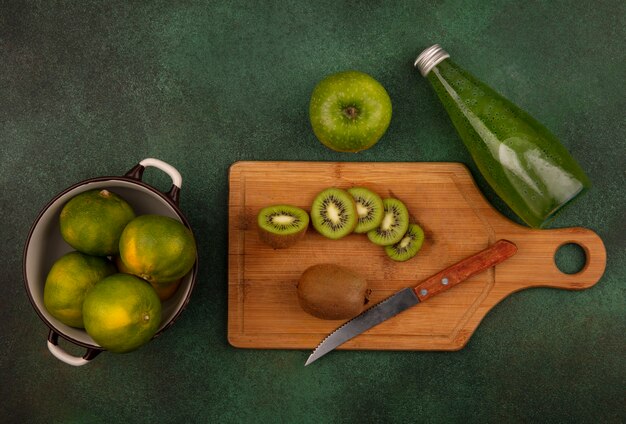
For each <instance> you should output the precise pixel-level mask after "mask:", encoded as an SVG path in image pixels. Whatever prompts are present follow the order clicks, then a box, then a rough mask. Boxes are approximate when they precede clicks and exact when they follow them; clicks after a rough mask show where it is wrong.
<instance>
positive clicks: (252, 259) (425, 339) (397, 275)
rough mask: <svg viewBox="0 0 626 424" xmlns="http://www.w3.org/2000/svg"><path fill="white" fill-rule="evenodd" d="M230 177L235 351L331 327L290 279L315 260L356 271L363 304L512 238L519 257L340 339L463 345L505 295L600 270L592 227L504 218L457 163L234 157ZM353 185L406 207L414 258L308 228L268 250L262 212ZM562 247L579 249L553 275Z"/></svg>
mask: <svg viewBox="0 0 626 424" xmlns="http://www.w3.org/2000/svg"><path fill="white" fill-rule="evenodd" d="M229 185H230V186H229V187H230V193H229V247H228V258H229V265H228V340H229V342H230V343H231V344H232V345H233V346H236V347H246V348H275V349H277V348H291V349H310V348H314V347H315V346H317V345H318V344H319V342H320V341H321V340H322V339H323V338H324V337H326V336H327V335H328V333H330V332H331V331H333V330H334V329H335V328H337V327H338V326H339V325H340V324H341V323H342V321H326V320H321V319H318V318H315V317H312V316H310V315H308V314H306V313H305V312H304V311H302V309H301V308H300V306H299V305H298V300H297V294H296V282H297V280H298V277H299V276H300V274H301V273H302V272H303V271H304V270H305V269H306V268H308V267H309V266H311V265H314V264H318V263H322V262H329V263H336V264H340V265H344V266H347V267H349V268H351V269H353V270H355V271H358V272H359V273H361V274H362V275H363V276H365V277H366V278H367V279H368V282H369V284H370V288H371V289H372V294H371V296H370V302H371V304H372V305H373V304H376V303H378V302H379V301H381V300H383V299H384V298H386V297H388V296H390V295H392V294H393V293H395V292H396V291H398V290H400V289H402V288H405V287H410V286H416V285H417V284H418V283H419V282H420V281H422V280H424V279H425V278H428V277H429V276H432V275H434V274H436V273H437V272H439V271H440V270H442V269H444V268H446V267H448V266H450V265H452V264H454V263H455V262H458V261H460V260H461V259H463V258H465V257H468V256H471V255H472V254H474V253H477V252H479V251H481V250H483V249H485V248H486V247H488V246H490V245H491V244H493V243H494V242H495V241H496V240H498V239H506V240H510V241H512V242H514V243H515V244H516V246H517V248H518V251H517V253H516V254H515V256H513V257H512V258H510V259H508V260H507V261H506V262H504V263H502V264H499V265H497V266H496V267H494V268H490V269H489V270H487V271H485V272H483V273H480V274H478V275H475V276H472V277H471V278H470V279H468V280H467V281H465V282H463V283H462V284H459V285H458V286H457V287H454V288H453V289H451V290H448V291H446V292H445V293H442V294H441V295H439V296H436V297H433V298H432V299H429V300H428V301H427V302H424V303H422V304H420V305H418V306H416V307H414V308H411V309H409V310H407V311H405V312H403V313H402V314H400V315H398V316H396V317H394V318H392V319H389V320H387V321H385V322H384V323H382V324H380V325H378V326H376V327H374V328H372V329H370V330H368V331H367V332H365V333H363V334H361V335H359V336H358V337H356V338H354V339H353V340H350V341H349V342H347V343H345V344H344V345H342V346H341V347H340V348H341V349H387V350H458V349H461V348H462V347H463V346H464V345H465V344H466V343H467V341H468V340H469V338H470V336H471V335H472V333H473V332H474V331H475V330H476V328H477V327H478V325H479V323H480V321H481V320H482V318H483V317H484V316H485V315H486V314H487V313H488V312H489V310H490V309H491V308H493V307H494V306H495V305H496V304H497V303H498V302H499V301H500V300H502V299H503V298H505V297H506V296H508V295H509V294H511V293H514V292H516V291H519V290H522V289H525V288H529V287H540V286H543V287H555V288H561V289H569V290H580V289H585V288H588V287H591V286H592V285H594V284H595V283H596V282H597V281H598V280H599V279H600V278H601V276H602V274H603V273H604V268H605V265H606V252H605V249H604V244H603V243H602V240H601V239H600V237H598V235H597V234H596V233H594V232H593V231H591V230H589V229H585V228H580V227H576V228H564V229H556V230H533V229H530V228H527V227H523V226H520V225H517V224H515V223H513V222H511V221H510V220H508V219H507V218H505V217H503V216H502V215H500V214H499V213H498V212H497V211H496V210H495V209H493V207H492V206H491V205H490V204H489V203H488V202H487V201H486V200H485V199H484V197H483V196H482V194H481V193H480V191H479V190H478V188H477V187H476V185H475V183H474V180H473V179H472V177H471V175H470V173H469V171H468V170H467V168H466V167H465V166H464V165H462V164H459V163H380V162H376V163H357V162H237V163H235V164H233V165H232V166H231V168H230V176H229ZM356 185H360V186H366V187H369V188H370V189H372V190H374V191H376V192H378V193H379V194H380V195H381V196H382V197H383V198H384V197H396V198H398V199H400V200H402V201H403V202H404V203H405V204H406V205H407V207H408V209H409V212H410V213H411V215H412V218H413V219H414V220H415V221H416V222H417V223H419V225H420V226H421V227H422V228H423V229H424V232H425V236H426V239H425V241H424V245H423V247H422V249H421V250H420V252H419V254H418V255H417V256H416V257H415V258H413V259H411V260H409V261H407V262H394V261H392V260H390V259H389V258H388V257H387V256H386V254H385V252H384V251H383V249H382V248H380V247H379V246H375V245H374V244H372V243H371V242H369V241H368V239H367V237H366V236H365V235H362V234H361V235H360V234H351V235H349V236H347V237H345V238H343V239H340V240H329V239H327V238H325V237H323V236H321V235H320V234H318V233H317V232H316V231H315V230H314V229H313V228H309V230H308V232H307V235H306V237H305V238H304V240H302V241H300V242H298V243H297V244H296V245H295V246H292V247H290V248H288V249H282V250H274V249H272V248H271V247H269V246H267V245H266V244H264V243H262V242H261V241H260V240H259V237H258V234H257V229H256V216H257V213H258V211H259V210H260V209H261V208H263V207H265V206H268V205H271V204H278V203H287V204H292V205H295V206H298V207H301V208H303V209H305V210H307V211H308V210H309V209H310V204H311V202H312V200H313V198H314V197H315V195H316V194H317V193H318V192H319V191H321V190H323V189H324V188H327V187H331V186H334V187H341V188H349V187H352V186H356ZM567 243H577V244H579V245H580V246H581V247H582V248H583V249H584V251H585V253H586V255H587V262H586V264H585V266H584V268H583V269H582V270H581V271H580V272H578V273H577V274H564V273H562V272H561V271H560V270H559V269H558V268H557V266H556V264H555V262H554V254H555V252H556V251H557V249H558V248H559V247H560V246H562V245H563V244H567Z"/></svg>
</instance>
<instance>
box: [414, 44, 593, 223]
mask: <svg viewBox="0 0 626 424" xmlns="http://www.w3.org/2000/svg"><path fill="white" fill-rule="evenodd" d="M449 57H450V56H449V55H448V53H447V52H446V51H444V50H443V49H442V48H441V47H440V46H439V45H437V44H435V45H434V46H431V47H429V48H427V49H426V50H424V51H423V52H422V53H421V54H420V55H419V56H418V57H417V59H416V60H415V67H417V68H418V69H419V71H420V73H421V74H422V76H424V77H426V78H427V79H428V80H429V81H430V83H431V85H432V87H433V89H434V90H435V92H436V93H437V95H438V96H439V99H440V100H441V102H442V103H443V106H444V107H445V109H446V111H447V112H448V115H449V116H450V119H451V120H452V123H453V124H454V126H455V127H456V130H457V132H458V133H459V135H460V136H461V139H462V140H463V143H464V144H465V146H466V148H467V149H468V150H469V152H470V154H471V156H472V159H473V160H474V161H475V162H476V165H477V166H478V169H479V170H480V172H481V173H482V174H483V176H484V177H485V179H486V180H487V182H488V183H489V184H490V185H491V187H492V188H493V189H494V190H495V192H496V193H497V194H498V196H500V197H501V198H502V199H503V200H504V201H505V202H506V204H507V205H509V207H510V208H511V209H512V210H513V212H515V213H516V214H517V215H518V216H519V217H520V218H521V219H522V220H523V221H524V222H526V223H527V224H528V225H529V226H531V227H535V228H541V227H543V226H544V225H545V224H546V223H547V222H549V221H550V220H551V218H553V217H554V215H555V214H556V213H557V212H558V211H559V210H560V209H561V208H563V206H565V205H566V204H567V203H569V202H570V201H572V200H573V199H574V198H575V197H577V196H578V195H580V194H582V193H583V192H585V191H586V190H587V189H589V188H590V187H591V183H590V181H589V179H588V178H587V176H586V175H585V173H584V171H583V170H582V168H581V167H580V166H579V165H578V163H577V162H576V161H575V160H574V158H573V157H572V156H571V155H570V154H569V152H568V151H567V150H566V149H565V147H563V145H562V144H561V143H560V142H559V141H558V139H557V138H556V137H555V136H554V135H552V134H551V133H550V132H549V131H548V130H547V129H546V128H545V127H544V126H543V125H541V124H540V123H539V122H537V121H536V120H535V119H534V118H533V117H531V116H530V115H529V114H528V113H526V112H524V111H523V110H522V109H520V108H519V107H517V106H516V105H514V104H513V103H511V102H510V101H508V100H507V99H505V98H504V97H502V96H501V95H500V94H498V93H497V92H496V91H494V90H493V89H492V88H490V87H488V86H487V85H485V84H484V83H482V82H481V81H479V80H478V79H477V78H476V77H474V76H473V75H471V74H470V73H469V72H467V71H466V70H464V69H462V68H461V67H459V66H458V65H456V64H455V63H454V62H452V61H451V60H450V59H449Z"/></svg>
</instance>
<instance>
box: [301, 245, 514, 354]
mask: <svg viewBox="0 0 626 424" xmlns="http://www.w3.org/2000/svg"><path fill="white" fill-rule="evenodd" d="M515 252H517V246H516V245H515V244H514V243H512V242H510V241H508V240H498V241H497V242H495V243H494V244H493V245H492V246H490V247H488V248H487V249H485V250H482V251H480V252H478V253H476V254H474V255H472V256H470V257H468V258H465V259H463V260H461V261H460V262H457V263H456V264H454V265H452V266H450V267H448V268H446V269H444V270H442V271H440V272H438V273H436V274H435V275H433V276H431V277H429V278H427V279H425V280H423V281H422V282H420V283H419V284H418V285H417V286H415V287H407V288H405V289H402V290H400V291H398V292H396V293H395V294H393V295H391V296H390V297H388V298H387V299H385V300H383V301H382V302H379V303H377V304H376V305H374V306H372V307H370V308H369V309H367V310H366V311H364V312H362V313H361V314H360V315H357V316H356V317H354V318H352V319H351V320H349V321H347V322H346V323H344V324H343V325H341V326H340V327H339V328H337V329H336V330H335V331H333V332H332V333H330V334H329V335H328V336H327V337H326V338H325V339H324V340H323V341H322V342H321V343H320V344H319V345H318V346H317V348H315V350H313V353H311V355H310V356H309V358H308V359H307V361H306V363H305V364H304V366H307V365H309V364H311V363H312V362H314V361H316V360H318V359H319V358H321V357H322V356H324V355H326V354H327V353H328V352H331V351H332V350H334V349H335V348H337V347H338V346H340V345H342V344H343V343H345V342H347V341H348V340H350V339H352V338H354V337H356V336H358V335H359V334H361V333H363V332H364V331H366V330H369V329H370V328H372V327H374V326H376V325H378V324H380V323H381V322H383V321H386V320H388V319H389V318H391V317H393V316H396V315H398V314H399V313H401V312H402V311H404V310H406V309H408V308H411V307H413V306H415V305H417V304H418V303H420V302H423V301H425V300H427V299H430V298H431V297H433V296H435V295H437V294H439V293H442V292H444V291H446V290H449V289H451V288H452V287H454V286H456V285H457V284H459V283H461V282H462V281H465V280H467V279H468V278H470V277H471V276H473V275H475V274H478V273H480V272H482V271H484V270H486V269H488V268H491V267H492V266H495V265H497V264H499V263H501V262H502V261H504V260H506V259H508V258H510V257H511V256H513V255H514V254H515Z"/></svg>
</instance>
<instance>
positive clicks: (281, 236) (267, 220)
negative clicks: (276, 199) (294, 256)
mask: <svg viewBox="0 0 626 424" xmlns="http://www.w3.org/2000/svg"><path fill="white" fill-rule="evenodd" d="M257 227H258V230H259V237H260V239H261V240H263V241H264V242H265V243H267V244H269V245H270V246H272V247H273V248H274V249H285V248H287V247H290V246H292V245H294V244H295V243H296V242H297V241H298V240H300V239H301V238H302V237H304V235H305V233H306V230H307V228H308V227H309V214H308V213H307V212H306V211H305V210H304V209H300V208H298V207H296V206H291V205H273V206H268V207H265V208H263V209H261V210H260V211H259V214H258V215H257Z"/></svg>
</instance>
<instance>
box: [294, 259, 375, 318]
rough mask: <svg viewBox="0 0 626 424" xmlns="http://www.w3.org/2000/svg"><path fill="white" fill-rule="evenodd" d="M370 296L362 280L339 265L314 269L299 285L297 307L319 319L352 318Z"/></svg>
mask: <svg viewBox="0 0 626 424" xmlns="http://www.w3.org/2000/svg"><path fill="white" fill-rule="evenodd" d="M370 293H371V290H370V289H368V287H367V280H365V278H363V277H362V276H361V275H359V274H357V273H356V272H354V271H352V270H350V269H348V268H346V267H344V266H341V265H335V264H327V263H324V264H317V265H313V266H311V267H309V268H307V269H306V270H305V271H304V272H303V273H302V275H301V276H300V280H299V281H298V301H299V303H300V306H301V307H302V309H303V310H304V311H305V312H307V313H309V314H311V315H313V316H315V317H317V318H321V319H348V318H353V317H355V316H356V315H358V314H360V313H361V312H362V311H363V306H364V305H365V304H366V303H367V302H368V301H369V295H370Z"/></svg>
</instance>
